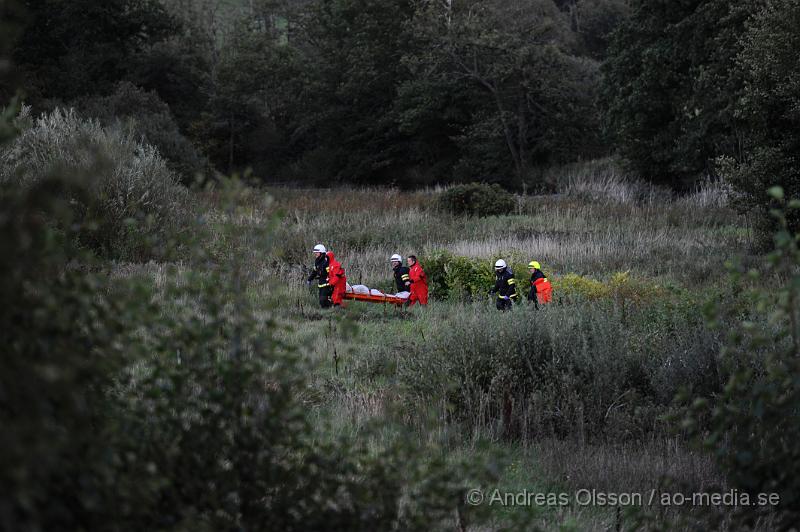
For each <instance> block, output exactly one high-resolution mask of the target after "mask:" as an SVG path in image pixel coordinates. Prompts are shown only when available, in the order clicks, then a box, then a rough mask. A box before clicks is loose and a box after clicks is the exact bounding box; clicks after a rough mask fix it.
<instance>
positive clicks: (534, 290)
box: [528, 260, 553, 309]
mask: <svg viewBox="0 0 800 532" xmlns="http://www.w3.org/2000/svg"><path fill="white" fill-rule="evenodd" d="M528 271H529V272H531V291H530V292H529V293H528V301H529V302H530V301H532V302H533V305H534V306H535V307H536V308H537V309H538V308H539V304H542V305H546V304H547V303H550V301H552V299H553V287H552V285H551V284H550V280H549V279H548V278H547V277H546V276H545V274H544V273H543V272H542V266H541V265H540V264H539V263H538V262H536V261H535V260H532V261H530V262H529V263H528Z"/></svg>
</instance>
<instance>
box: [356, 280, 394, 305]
mask: <svg viewBox="0 0 800 532" xmlns="http://www.w3.org/2000/svg"><path fill="white" fill-rule="evenodd" d="M408 296H409V293H408V292H399V293H397V294H384V293H383V292H381V291H380V290H376V289H374V288H373V289H371V290H370V289H369V287H367V286H364V285H363V284H357V285H353V286H350V284H348V285H347V288H346V291H345V293H344V298H345V299H352V300H355V301H367V302H369V303H390V304H392V305H402V304H403V303H405V302H406V301H407V300H408Z"/></svg>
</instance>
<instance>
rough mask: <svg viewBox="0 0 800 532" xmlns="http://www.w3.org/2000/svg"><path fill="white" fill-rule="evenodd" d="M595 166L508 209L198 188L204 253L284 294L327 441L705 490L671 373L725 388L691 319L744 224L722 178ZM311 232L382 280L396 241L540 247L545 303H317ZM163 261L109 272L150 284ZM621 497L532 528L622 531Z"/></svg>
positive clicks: (340, 193)
mask: <svg viewBox="0 0 800 532" xmlns="http://www.w3.org/2000/svg"><path fill="white" fill-rule="evenodd" d="M603 168H605V166H604V164H599V165H597V164H596V165H586V166H584V167H582V168H579V169H578V170H574V171H573V172H572V173H571V174H570V173H568V174H567V176H566V178H562V181H563V183H565V184H564V186H562V187H561V191H562V193H560V194H557V195H552V196H518V197H517V208H516V212H515V213H513V214H508V215H505V216H492V217H485V218H474V217H473V218H466V217H457V216H452V215H449V214H446V213H443V212H439V211H437V210H436V209H435V208H434V204H435V196H436V194H437V193H438V191H436V190H428V191H420V192H401V191H397V190H384V189H381V190H367V189H357V188H339V189H332V190H317V189H272V190H269V192H268V193H269V196H270V197H271V198H272V199H271V200H270V201H269V203H267V204H265V203H264V202H263V199H264V194H262V193H260V192H259V193H256V194H254V195H251V196H250V197H249V198H248V199H247V200H246V201H243V202H240V203H239V204H238V205H236V206H235V207H236V208H235V209H233V210H227V211H226V209H225V208H224V207H223V206H222V204H221V201H220V198H219V195H218V194H215V193H208V194H205V195H203V196H202V197H200V198H199V201H200V203H201V204H202V205H203V206H204V207H203V208H204V210H205V211H206V213H207V214H206V217H207V219H208V220H209V221H210V222H211V226H212V227H217V228H218V229H217V230H215V231H214V232H212V234H211V236H210V239H211V241H210V242H208V243H207V244H208V247H209V248H210V249H213V250H214V252H215V253H223V254H235V255H236V256H237V257H238V258H239V259H240V263H241V267H242V268H244V269H245V270H246V271H247V272H249V274H250V276H251V279H252V280H253V283H252V285H251V288H250V294H251V296H252V298H253V300H254V301H259V300H268V299H277V300H278V301H279V311H278V316H277V317H278V319H279V321H280V322H281V323H282V324H284V325H285V326H286V327H285V328H284V329H282V332H281V333H280V336H281V338H282V339H284V340H286V341H288V342H290V343H294V344H299V345H301V346H303V354H304V355H303V356H304V357H306V358H307V359H308V360H310V361H311V362H312V363H313V367H314V368H315V369H314V370H313V374H312V375H310V376H309V377H310V378H309V383H310V385H309V387H308V388H307V389H306V390H305V391H304V392H303V399H304V401H305V403H306V404H307V405H308V408H309V410H310V411H311V412H312V413H313V418H314V419H316V420H317V424H318V425H319V427H320V429H321V430H322V433H323V434H327V435H328V437H337V436H346V437H349V438H356V439H365V440H367V441H368V442H369V443H370V445H373V446H374V447H375V448H376V449H378V448H381V447H382V446H384V445H387V444H388V442H391V441H393V440H394V439H395V438H401V439H410V440H414V441H418V442H423V443H434V444H436V445H438V446H440V447H439V448H441V449H443V451H444V452H445V453H446V454H447V455H448V456H450V457H459V458H460V459H466V460H479V459H480V460H492V461H497V464H498V465H497V467H498V468H499V470H498V472H499V476H498V480H497V485H496V486H495V487H497V488H500V489H501V490H504V491H505V490H507V491H520V490H525V489H527V490H528V491H532V490H535V491H547V492H565V493H575V492H576V490H580V489H595V490H599V491H602V492H613V493H650V492H651V490H655V489H664V490H666V489H668V488H667V487H666V486H669V485H673V486H680V487H681V488H682V489H685V490H688V491H702V490H703V489H708V488H709V487H710V486H715V485H716V486H719V485H721V484H723V478H722V477H721V475H720V473H719V472H718V471H717V470H716V469H715V466H714V465H713V463H712V461H711V460H710V458H709V457H708V456H706V455H704V454H702V453H700V452H698V451H695V450H691V449H690V448H689V447H688V446H687V444H686V443H685V441H684V438H682V436H681V434H680V432H676V431H675V430H674V429H673V427H674V426H675V423H671V422H668V421H667V420H666V419H667V416H669V415H670V414H674V413H675V404H674V397H675V395H676V394H677V393H678V392H679V391H680V390H681V389H682V388H683V387H690V388H691V389H692V390H693V393H696V394H699V395H712V394H715V393H718V392H719V390H720V389H721V387H722V386H723V385H724V383H725V382H726V379H727V376H728V374H727V373H726V371H727V370H726V369H725V368H724V367H721V366H720V364H719V362H718V358H717V353H718V352H719V348H720V345H721V342H722V341H723V338H722V337H723V335H722V333H720V332H719V331H718V330H712V329H710V328H708V327H707V326H706V324H705V320H704V318H703V316H702V309H703V307H704V305H705V304H706V303H707V302H708V301H709V300H722V299H725V298H730V297H735V294H731V293H730V288H728V286H729V285H728V281H727V278H728V274H727V272H726V268H725V262H726V261H727V260H729V259H731V258H734V257H738V258H740V259H741V260H742V261H743V262H744V263H747V262H748V261H750V260H753V259H752V258H750V257H749V255H748V250H749V249H750V248H751V245H752V241H751V240H752V237H751V231H750V229H749V228H748V226H747V225H746V224H745V223H744V222H743V220H742V219H740V218H738V217H737V216H736V215H735V214H734V213H733V212H732V211H731V210H729V209H728V208H727V207H726V206H725V198H724V191H720V190H714V189H713V188H710V187H707V188H705V189H702V190H698V191H697V192H696V193H695V194H693V195H689V196H684V197H680V198H677V197H671V196H670V195H669V194H665V193H663V192H660V191H658V190H655V189H644V188H642V187H641V186H639V185H636V184H633V183H629V182H626V181H625V180H624V179H622V178H619V177H616V176H614V175H611V176H607V175H606V176H603V175H598V173H599V172H601V171H602V170H603ZM276 216H277V218H276ZM223 226H224V227H226V228H224V229H223ZM266 226H271V227H272V229H271V230H270V232H269V234H270V236H269V240H270V242H269V245H270V249H271V251H270V252H269V253H268V254H263V253H261V252H259V251H256V250H258V249H262V245H261V244H263V242H260V241H258V238H260V237H257V236H254V235H256V234H257V232H254V231H255V230H257V229H260V228H263V227H266ZM318 242H322V243H324V244H326V245H327V246H328V247H329V249H332V250H334V251H335V252H336V254H337V258H339V260H340V261H341V262H342V264H343V266H344V268H345V270H346V272H347V275H348V278H349V280H350V281H351V282H354V283H355V282H359V283H366V284H368V285H370V286H372V287H378V288H384V289H388V288H389V287H390V285H391V279H392V277H391V270H390V266H389V263H388V257H389V256H390V255H391V254H392V253H395V252H398V253H401V254H402V255H407V254H411V253H414V254H416V255H418V256H419V257H420V261H421V263H422V264H423V267H424V266H425V261H426V257H428V256H431V254H434V253H436V252H439V251H442V250H446V251H449V252H450V253H452V254H454V255H457V256H463V257H467V258H470V259H472V258H478V259H491V260H494V259H496V258H499V257H505V258H507V259H508V258H511V259H514V260H516V261H517V262H527V261H528V260H532V259H535V260H538V261H540V262H541V263H542V265H543V269H544V270H545V272H546V273H547V274H548V275H549V276H550V277H551V279H552V280H553V282H554V285H555V286H556V294H555V295H556V301H557V303H556V304H554V305H551V306H550V307H548V308H545V309H543V310H540V311H538V312H537V311H535V310H533V309H532V308H530V307H526V306H525V305H524V304H523V305H520V306H518V307H517V308H516V309H514V311H513V312H511V313H504V314H501V313H499V312H497V311H496V310H495V309H494V305H493V302H492V301H491V300H490V299H489V298H481V297H478V298H474V299H472V300H467V301H464V300H452V299H451V300H442V299H439V300H433V301H432V302H431V304H430V305H429V306H428V307H427V308H415V309H411V310H401V309H395V308H385V307H384V306H382V305H369V304H365V303H359V302H349V304H348V305H347V306H346V308H345V309H338V310H322V309H320V308H318V304H317V302H316V294H315V293H314V292H313V291H312V290H311V289H309V288H307V287H306V285H305V283H304V279H305V269H306V268H307V267H308V266H310V264H311V263H312V262H313V261H312V256H311V253H310V249H311V247H312V246H313V245H314V244H316V243H318ZM174 266H175V265H172V266H170V267H169V268H168V267H167V266H166V265H164V264H155V263H151V264H149V265H146V266H144V267H129V266H124V265H120V266H119V269H118V271H119V273H120V274H122V275H126V274H129V273H130V272H132V271H140V272H141V271H144V272H146V273H148V274H150V275H153V276H154V277H155V278H156V279H157V280H159V279H160V280H162V281H163V280H164V279H165V278H166V277H169V276H170V275H172V273H170V272H173V271H175V267H174ZM182 267H185V266H178V268H177V270H178V271H180V269H181V268H182ZM614 276H617V278H618V279H619V278H620V276H622V277H621V278H622V279H623V281H624V282H623V284H622V285H620V286H621V287H622V288H618V289H615V290H613V291H612V292H610V293H605V292H604V293H600V294H599V295H598V294H592V293H591V291H588V292H587V291H581V289H580V286H583V285H581V284H580V283H584V284H586V283H597V282H599V283H600V284H603V283H608V282H611V279H612V278H614ZM567 279H569V280H571V281H570V282H571V283H575V282H577V281H575V280H576V279H577V280H578V281H580V283H578V285H580V286H578V285H573V284H568V283H566V281H565V280H567ZM559 283H561V285H560V284H559ZM559 286H564V289H565V290H566V289H567V288H570V289H571V290H572V292H571V296H570V297H568V298H565V297H563V296H564V294H563V293H562V294H559V293H558V289H559ZM575 286H578V289H576V288H575ZM592 286H595V285H592ZM485 288H486V289H487V290H488V289H489V288H490V286H488V285H487V286H486V287H485ZM376 423H377V425H378V427H379V428H378V430H374V429H373V428H372V427H373V425H375V424H376ZM484 488H492V487H484ZM629 510H630V509H627V508H620V509H618V508H617V507H616V506H614V507H603V506H579V505H574V504H573V505H569V506H567V507H563V508H546V509H545V510H544V511H543V512H542V513H541V515H540V517H538V519H540V520H541V523H542V525H543V526H544V527H545V528H554V527H559V526H560V527H565V528H567V529H570V528H572V529H581V530H583V529H597V530H605V529H609V528H612V527H617V526H620V525H622V526H628V525H627V523H630V519H631V518H630V517H628V513H627V512H628V511H629ZM662 510H663V509H662ZM527 511H531V509H530V508H498V509H497V515H496V516H493V517H494V518H495V519H496V523H497V525H498V526H502V523H503V522H504V521H505V519H506V518H507V517H508V515H509V513H513V512H527ZM670 512H675V510H670V511H668V512H667V513H666V514H664V513H663V511H661V513H660V514H659V515H661V516H662V517H663V515H670Z"/></svg>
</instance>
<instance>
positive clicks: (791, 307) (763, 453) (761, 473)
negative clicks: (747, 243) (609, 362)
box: [680, 187, 800, 530]
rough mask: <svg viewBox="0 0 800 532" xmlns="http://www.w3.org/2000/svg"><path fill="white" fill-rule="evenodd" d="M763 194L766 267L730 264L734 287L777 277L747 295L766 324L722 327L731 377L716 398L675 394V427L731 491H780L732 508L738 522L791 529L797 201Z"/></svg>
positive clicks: (713, 319)
mask: <svg viewBox="0 0 800 532" xmlns="http://www.w3.org/2000/svg"><path fill="white" fill-rule="evenodd" d="M770 197H771V198H772V200H773V201H774V202H775V204H776V205H778V206H779V207H780V209H775V210H773V211H772V215H773V218H774V219H775V225H776V226H777V227H778V228H779V229H778V231H777V232H776V233H775V234H774V249H775V251H773V252H772V253H771V254H770V255H769V256H768V263H767V268H765V269H766V270H767V271H766V272H763V273H760V272H757V271H755V270H753V271H750V272H747V273H746V274H745V273H744V272H742V271H741V269H736V268H732V282H733V286H734V287H737V288H739V287H741V286H743V285H745V284H746V281H747V280H748V278H750V279H751V280H755V279H758V280H761V279H764V278H765V275H764V274H765V273H766V274H770V273H771V274H773V275H775V278H777V279H782V280H783V284H782V285H781V286H779V287H778V289H777V291H775V292H764V291H762V292H759V294H758V295H757V297H753V298H752V300H754V302H755V308H756V309H757V312H758V313H759V314H761V315H765V316H766V320H767V323H768V324H769V326H768V327H763V326H759V325H760V324H756V323H754V322H753V321H751V320H744V321H740V323H739V324H738V325H737V326H736V327H731V328H728V329H727V338H726V342H725V345H724V347H723V349H722V350H721V352H720V362H719V364H720V365H721V366H723V367H729V368H732V374H731V375H730V377H729V378H728V379H727V381H726V384H725V387H724V389H723V390H722V393H720V394H719V396H716V397H711V398H709V397H703V396H700V397H698V394H697V393H695V391H694V390H692V389H691V388H688V389H687V390H685V391H684V392H683V393H682V394H681V396H680V398H681V399H682V400H683V401H684V402H685V404H687V407H686V409H685V410H684V411H683V414H684V415H683V419H682V425H681V427H682V428H683V429H684V430H686V431H688V432H689V434H691V435H692V436H693V437H694V438H695V440H696V441H697V442H698V443H701V444H702V445H703V446H704V447H705V448H706V449H707V450H708V451H710V452H711V453H713V455H714V456H715V457H716V458H717V461H718V463H719V464H720V466H721V467H722V469H723V471H724V472H725V473H726V475H727V477H728V481H729V483H730V487H731V488H735V489H737V490H739V491H740V492H741V493H743V494H746V495H748V496H749V497H750V500H751V501H753V503H756V502H757V501H758V499H757V497H758V494H764V493H765V494H771V493H777V494H778V495H779V497H780V503H779V504H778V505H777V506H774V507H773V506H770V505H760V506H759V505H756V504H753V506H752V507H748V506H744V505H743V506H738V507H736V508H735V517H736V522H737V523H739V524H740V525H741V526H743V527H744V526H746V527H757V526H758V525H759V520H763V519H764V518H771V519H774V522H772V523H771V524H770V525H769V526H770V527H771V528H773V529H778V530H792V529H794V528H795V527H796V526H797V523H798V520H800V477H798V475H797V474H796V471H797V464H798V460H800V416H798V413H800V325H798V323H800V320H798V316H799V315H800V274H798V271H799V270H798V267H799V266H800V233H798V232H797V231H796V230H795V229H794V225H793V223H792V219H793V218H794V217H796V216H797V213H798V212H800V200H794V201H789V202H787V201H786V200H785V199H784V191H783V189H781V188H779V187H775V188H773V189H771V190H770ZM787 213H789V214H791V216H787ZM738 312H739V309H738V308H735V307H730V306H728V305H724V304H716V305H715V306H714V307H712V308H711V309H710V312H709V318H710V323H711V325H712V326H715V327H716V328H722V327H723V324H724V320H725V318H726V316H729V315H737V314H738ZM723 330H724V329H723ZM753 353H760V354H761V356H760V359H761V363H760V364H755V365H754V364H748V363H746V362H747V361H748V359H750V358H751V357H752V356H753ZM707 513H708V515H707V517H708V518H709V519H710V522H709V523H708V525H707V528H709V529H710V528H714V527H718V526H719V524H720V523H721V519H723V518H724V517H725V516H724V514H722V513H720V512H718V511H714V509H709V511H708V512H707ZM761 526H763V522H762V524H761Z"/></svg>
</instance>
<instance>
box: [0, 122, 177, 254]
mask: <svg viewBox="0 0 800 532" xmlns="http://www.w3.org/2000/svg"><path fill="white" fill-rule="evenodd" d="M29 111H30V109H29V108H27V109H26V110H24V111H23V113H22V114H21V115H20V117H19V118H18V120H17V123H23V122H31V123H30V125H29V127H27V129H25V130H24V131H23V132H22V133H21V134H20V135H19V137H17V138H16V139H15V140H14V141H13V142H11V143H9V144H8V145H7V146H5V147H3V148H2V149H1V150H0V183H2V184H3V185H4V186H6V187H11V188H19V189H22V190H28V189H30V188H31V187H35V186H38V185H39V184H40V183H43V182H46V181H47V180H48V178H49V177H50V176H51V175H53V174H54V173H63V172H67V174H68V175H71V176H73V175H74V176H79V177H87V176H91V177H92V178H93V180H92V181H91V183H90V185H89V187H88V193H89V195H90V197H91V198H92V200H91V201H89V202H87V201H86V200H85V197H84V194H83V193H77V192H76V193H75V194H73V193H72V192H70V188H69V187H66V188H65V189H63V190H62V192H63V193H64V195H65V196H64V197H65V199H69V200H72V201H75V202H76V205H77V206H76V208H77V210H78V211H79V212H80V213H82V214H81V216H82V218H81V219H82V220H86V221H87V223H84V224H82V225H81V229H82V230H81V231H80V232H79V233H77V234H76V235H75V236H76V237H77V238H78V242H79V243H80V244H81V245H84V246H88V247H89V248H91V249H93V250H95V251H96V252H98V253H101V254H103V255H105V256H108V257H116V258H124V259H129V260H142V259H148V258H150V257H152V256H153V253H154V252H155V253H156V254H160V253H163V252H164V250H165V249H166V248H168V247H169V246H170V241H169V240H170V238H171V237H172V236H173V235H175V234H176V233H178V232H180V231H181V230H182V229H183V227H182V225H183V224H184V222H185V220H186V218H187V215H188V208H189V204H188V196H187V194H186V190H185V189H184V188H183V187H181V186H180V185H179V184H178V182H177V179H176V177H175V175H174V174H173V173H172V172H171V171H170V170H169V169H168V168H167V165H166V163H165V161H164V159H162V158H161V156H160V155H159V154H158V151H157V150H156V149H155V148H153V147H152V146H149V145H143V144H140V143H139V142H138V141H136V140H135V138H134V137H133V136H132V135H131V134H130V133H126V132H123V131H120V130H119V129H114V128H109V129H104V128H102V127H101V126H100V125H99V124H98V123H97V122H94V121H86V120H81V119H80V118H79V117H78V116H77V114H76V113H75V112H74V111H72V110H70V111H62V110H59V109H56V111H54V112H53V113H50V114H48V115H42V116H41V117H39V118H37V119H36V120H34V121H31V120H30V116H29V114H28V113H29ZM89 221H91V223H89ZM159 248H160V250H158V251H156V250H157V249H159Z"/></svg>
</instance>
